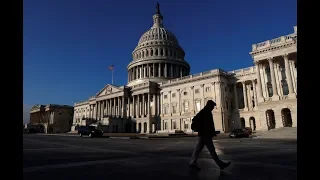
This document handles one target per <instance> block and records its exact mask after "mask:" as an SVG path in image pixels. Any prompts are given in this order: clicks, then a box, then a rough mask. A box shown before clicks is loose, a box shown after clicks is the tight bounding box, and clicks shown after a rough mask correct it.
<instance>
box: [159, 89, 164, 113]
mask: <svg viewBox="0 0 320 180" xmlns="http://www.w3.org/2000/svg"><path fill="white" fill-rule="evenodd" d="M160 98H161V102H160V104H161V114H163V92H161V97H160Z"/></svg>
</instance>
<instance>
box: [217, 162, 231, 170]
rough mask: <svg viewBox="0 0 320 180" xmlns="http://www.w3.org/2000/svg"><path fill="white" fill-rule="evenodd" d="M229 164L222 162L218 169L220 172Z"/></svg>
mask: <svg viewBox="0 0 320 180" xmlns="http://www.w3.org/2000/svg"><path fill="white" fill-rule="evenodd" d="M230 164H231V162H227V163H224V162H223V163H221V164H219V167H220V169H221V170H223V169H225V168H227V167H228V166H229V165H230Z"/></svg>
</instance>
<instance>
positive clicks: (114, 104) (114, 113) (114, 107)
mask: <svg viewBox="0 0 320 180" xmlns="http://www.w3.org/2000/svg"><path fill="white" fill-rule="evenodd" d="M112 109H113V113H112V115H113V116H116V115H117V113H116V98H113V108H112Z"/></svg>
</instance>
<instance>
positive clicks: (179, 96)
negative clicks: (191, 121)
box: [177, 89, 181, 114]
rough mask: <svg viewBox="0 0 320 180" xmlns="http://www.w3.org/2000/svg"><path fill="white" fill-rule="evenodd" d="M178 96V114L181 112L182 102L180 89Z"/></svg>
mask: <svg viewBox="0 0 320 180" xmlns="http://www.w3.org/2000/svg"><path fill="white" fill-rule="evenodd" d="M177 96H178V103H177V111H178V114H180V113H181V105H180V104H181V102H180V99H181V94H180V89H177Z"/></svg>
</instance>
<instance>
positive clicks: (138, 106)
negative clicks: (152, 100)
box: [137, 94, 140, 117]
mask: <svg viewBox="0 0 320 180" xmlns="http://www.w3.org/2000/svg"><path fill="white" fill-rule="evenodd" d="M137 97H138V101H137V117H140V94H138V95H137Z"/></svg>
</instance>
